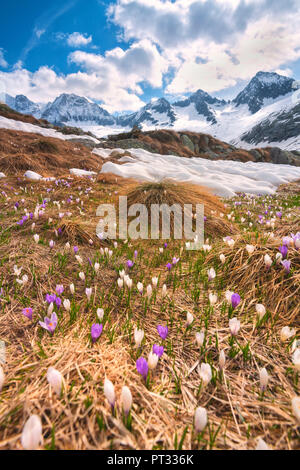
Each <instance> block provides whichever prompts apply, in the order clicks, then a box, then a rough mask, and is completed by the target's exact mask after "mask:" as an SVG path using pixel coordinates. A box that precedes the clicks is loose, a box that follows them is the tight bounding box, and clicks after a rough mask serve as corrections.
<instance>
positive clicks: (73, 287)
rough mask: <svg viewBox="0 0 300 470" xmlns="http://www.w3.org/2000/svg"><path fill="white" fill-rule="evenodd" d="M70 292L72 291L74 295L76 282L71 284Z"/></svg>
mask: <svg viewBox="0 0 300 470" xmlns="http://www.w3.org/2000/svg"><path fill="white" fill-rule="evenodd" d="M70 292H71V294H72V295H74V292H75V286H74V284H70Z"/></svg>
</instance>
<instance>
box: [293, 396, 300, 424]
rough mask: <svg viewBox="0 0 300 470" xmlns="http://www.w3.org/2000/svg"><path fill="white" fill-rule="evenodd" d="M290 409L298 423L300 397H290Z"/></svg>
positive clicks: (299, 419)
mask: <svg viewBox="0 0 300 470" xmlns="http://www.w3.org/2000/svg"><path fill="white" fill-rule="evenodd" d="M292 410H293V413H294V416H295V418H296V420H297V421H298V423H300V397H294V398H293V399H292Z"/></svg>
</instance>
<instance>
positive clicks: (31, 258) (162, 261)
mask: <svg viewBox="0 0 300 470" xmlns="http://www.w3.org/2000/svg"><path fill="white" fill-rule="evenodd" d="M68 181H69V182H71V186H70V187H66V186H65V185H64V184H63V183H61V184H59V185H58V186H55V185H54V183H45V182H38V183H30V184H29V183H28V182H25V181H22V180H20V181H18V180H17V179H16V178H10V179H9V180H6V182H7V183H8V184H7V186H5V185H4V183H3V181H1V182H0V187H1V191H4V192H5V193H6V194H7V195H8V197H10V199H7V198H6V197H5V196H4V195H3V194H2V195H1V199H0V205H1V212H2V214H5V217H2V218H1V232H0V259H1V263H0V279H1V287H2V289H3V293H2V296H1V297H0V307H1V310H0V338H1V339H2V340H4V341H5V344H6V363H5V365H4V366H3V369H4V372H5V384H4V387H3V390H2V392H0V448H1V449H20V448H21V444H20V435H21V432H22V428H23V425H24V423H25V421H26V420H27V419H28V417H29V416H30V414H32V413H36V414H38V415H39V416H40V417H41V419H42V424H43V438H44V443H43V448H49V449H51V448H52V449H53V448H55V449H111V448H113V449H157V450H160V449H174V448H175V442H176V440H177V442H179V441H180V439H181V437H182V436H183V434H184V431H185V430H186V436H185V439H184V441H183V445H182V448H183V449H202V448H204V449H210V448H213V449H253V448H255V446H256V443H257V439H258V437H262V438H263V439H264V440H265V441H266V442H267V443H268V445H269V446H270V447H271V448H274V449H299V448H300V441H299V439H300V435H299V428H298V424H297V422H296V420H295V417H294V416H293V413H292V410H291V399H292V397H293V396H295V395H297V394H298V395H299V383H298V375H297V372H296V371H295V369H294V368H293V364H292V361H291V344H290V343H289V342H287V343H281V342H280V339H279V337H280V330H281V327H282V326H284V325H290V326H291V327H296V328H297V334H298V335H299V326H300V325H299V318H298V316H297V315H299V311H297V309H298V306H299V289H300V286H299V276H300V267H299V252H296V250H294V249H291V250H290V251H289V259H290V260H291V262H292V266H293V271H292V273H291V275H290V276H285V275H284V274H283V271H282V269H280V266H274V267H272V269H271V270H270V271H269V272H267V271H266V270H265V267H264V265H263V263H262V257H263V255H264V254H265V253H269V254H270V255H271V256H272V258H274V257H275V253H276V247H277V245H278V242H279V239H278V238H275V239H274V240H273V241H272V242H271V241H266V238H265V234H264V227H258V232H253V233H250V231H249V233H247V234H246V235H247V236H246V235H244V232H243V228H244V226H243V224H242V223H240V222H236V224H235V226H234V227H235V231H236V232H238V233H237V234H236V235H235V239H236V244H235V247H234V248H233V249H230V248H228V247H227V246H226V245H225V244H224V242H223V240H222V235H223V234H224V235H228V233H229V232H228V231H229V229H230V228H231V227H230V226H231V222H229V221H227V220H226V218H222V217H220V216H219V213H220V212H223V213H224V214H225V213H226V211H225V209H224V205H223V203H222V202H221V201H220V200H218V199H217V198H215V197H213V196H211V195H210V194H209V193H206V191H203V190H202V189H198V188H197V189H196V188H194V187H189V186H188V185H174V184H171V183H168V182H166V183H163V184H162V185H160V186H156V185H148V187H147V185H146V186H145V185H137V184H133V183H132V182H128V181H124V180H121V179H120V178H117V179H116V177H114V176H112V175H101V176H99V177H98V178H97V179H95V180H84V179H78V180H68ZM49 186H51V187H53V189H54V190H53V192H50V193H49V194H48V193H46V189H47V188H49ZM11 187H13V188H14V189H13V190H11V189H10V188H11ZM90 187H91V188H92V191H87V190H88V188H90ZM145 188H146V189H145ZM145 190H146V193H144V191H145ZM164 191H167V192H166V194H165V193H164ZM115 192H118V193H122V194H128V196H129V201H128V204H131V203H133V202H144V203H146V204H147V205H148V204H150V203H152V202H153V201H158V203H161V202H168V203H174V202H176V201H179V203H182V202H183V201H184V202H185V203H188V202H190V203H191V202H193V203H195V202H198V201H201V202H204V203H205V204H206V207H207V212H206V214H207V217H208V220H207V226H206V228H207V227H208V226H209V225H208V222H209V220H210V219H211V223H212V224H213V223H216V224H217V223H218V224H223V230H221V227H220V230H219V229H217V230H214V231H213V232H211V240H210V243H211V245H212V250H211V251H210V252H209V253H203V251H200V252H188V251H185V250H182V249H181V248H182V246H181V243H179V242H178V241H171V240H170V241H169V245H168V248H166V249H165V250H164V252H163V254H159V252H158V248H159V247H160V246H161V245H162V242H161V241H136V242H130V241H129V243H127V244H126V243H123V242H122V241H120V242H119V243H118V246H117V247H116V248H114V247H113V246H112V244H110V248H111V249H112V250H113V254H112V256H111V258H108V256H107V255H106V254H105V253H104V254H103V253H102V254H101V251H100V250H99V241H98V242H97V240H96V238H95V235H93V234H95V226H96V224H97V218H96V216H95V211H96V207H97V206H98V205H99V203H100V202H108V201H112V200H115V198H116V195H115ZM16 193H17V194H16ZM45 194H48V196H49V197H51V202H50V203H49V204H47V206H46V212H45V215H44V216H42V217H41V218H40V219H38V220H36V221H35V223H36V226H35V229H34V232H32V231H31V222H29V223H27V224H24V225H23V226H21V227H18V226H17V225H16V222H17V221H18V220H19V219H20V217H21V215H23V214H24V208H25V207H26V208H27V209H28V210H30V211H31V210H33V209H34V207H35V205H36V203H37V202H38V201H39V203H40V202H41V200H42V197H41V195H42V196H45ZM70 195H72V196H73V202H72V203H71V204H70V205H68V203H67V202H66V201H67V199H68V197H69V196H70ZM165 197H166V198H168V199H167V201H166V200H165ZM280 197H281V198H283V196H280ZM22 198H24V200H25V202H24V203H23V204H21V207H20V208H19V210H18V212H15V211H14V209H13V207H14V204H15V202H16V201H20V200H21V199H22ZM76 198H80V200H81V201H83V205H82V206H81V205H79V204H78V203H77V202H74V201H76ZM185 198H186V199H185ZM54 200H55V201H59V202H60V204H61V209H60V210H58V208H57V206H56V205H54V204H53V201H54ZM63 201H65V203H63ZM274 204H278V205H281V204H282V199H279V200H278V202H274ZM77 206H78V207H79V208H80V209H82V210H83V214H82V215H80V214H79V209H78V207H77ZM230 206H231V209H232V210H233V211H234V210H235V208H234V201H232V204H230ZM66 210H70V211H71V212H72V216H71V217H70V218H67V217H64V218H63V219H62V220H60V219H59V217H58V213H59V212H60V211H63V212H65V211H66ZM293 210H294V209H293ZM211 211H213V212H214V213H213V214H212V213H211ZM49 217H50V218H52V219H53V222H52V223H48V219H49ZM237 220H238V217H237ZM216 221H218V222H216ZM285 221H286V218H285V217H283V222H285ZM280 223H281V222H280ZM294 223H295V224H296V225H297V220H295V217H294V216H293V218H292V220H291V224H294ZM58 228H61V229H62V234H61V235H60V236H59V237H56V236H55V230H58ZM35 232H36V233H38V234H39V235H40V243H39V244H35V243H34V242H33V233H35ZM256 233H258V236H257V237H256ZM242 234H243V235H242ZM287 234H288V233H286V234H285V235H287ZM248 237H249V238H248ZM90 238H92V239H93V240H94V244H93V245H90V244H89V239H90ZM51 239H53V240H54V241H55V243H56V244H55V247H54V248H53V249H52V250H50V249H49V246H48V243H49V240H51ZM66 240H68V241H70V243H71V244H75V243H76V244H77V245H78V246H79V255H80V256H81V257H82V258H83V264H82V265H79V264H78V261H76V259H75V257H74V254H73V252H72V250H71V251H67V250H66V249H65V242H66ZM251 241H252V242H253V243H255V245H256V250H255V252H254V253H253V255H252V256H250V257H249V255H248V254H247V253H246V251H245V244H246V243H249V242H251ZM135 249H136V250H137V251H138V257H137V259H136V261H135V265H134V267H133V268H132V270H131V271H130V273H129V274H130V276H131V278H132V279H133V289H132V294H131V296H130V298H129V294H128V290H127V289H125V290H124V291H123V290H119V289H118V288H117V286H116V281H117V278H118V271H119V269H121V268H123V267H125V262H126V260H127V259H133V253H134V250H135ZM221 252H223V253H224V254H225V256H226V263H225V264H224V265H221V263H220V261H219V255H220V253H221ZM173 256H176V257H178V258H180V262H178V264H177V265H176V266H175V267H174V268H173V269H172V271H171V272H170V273H169V272H168V271H167V270H166V263H167V262H168V261H170V260H172V257H173ZM88 260H90V261H91V263H92V264H94V262H95V261H97V262H99V263H100V270H99V272H98V274H95V272H94V270H93V269H92V268H91V266H90V264H89V261H88ZM15 264H17V265H18V266H22V267H23V270H22V274H25V273H26V274H27V275H28V283H27V284H26V285H25V286H24V287H20V286H18V285H17V283H16V281H15V278H16V277H15V276H14V274H13V266H14V265H15ZM210 267H215V269H216V271H217V277H216V279H215V280H214V281H212V282H211V283H208V282H207V269H208V268H210ZM79 271H83V272H85V275H86V282H83V281H81V280H80V279H79V277H78V273H79ZM154 275H156V276H158V277H159V286H158V289H157V291H154V295H153V296H152V299H151V302H149V301H148V304H147V307H145V296H141V295H140V294H139V293H138V292H137V290H136V287H135V286H136V283H137V282H138V281H141V282H143V283H144V287H146V285H147V284H149V283H151V278H152V277H153V276H154ZM71 283H74V284H75V289H76V290H75V295H74V298H73V297H72V296H71V293H70V291H69V288H68V286H69V285H70V284H71ZM163 283H165V284H166V285H167V287H168V295H167V297H166V298H165V299H163V298H162V296H161V286H162V285H163ZM57 284H63V285H64V288H65V291H64V293H63V295H62V298H69V299H70V300H72V312H73V313H74V312H75V313H76V314H74V315H73V313H72V312H71V314H70V313H68V312H66V311H64V309H63V308H61V309H60V310H59V311H58V317H59V323H58V327H57V329H56V330H55V332H54V334H53V336H51V335H49V334H48V332H46V331H44V330H42V328H41V327H40V326H39V323H38V321H39V320H40V319H41V318H43V317H44V316H46V313H47V306H46V305H45V302H44V299H45V295H46V294H47V293H52V292H54V291H55V286H56V285H57ZM86 286H89V287H92V288H93V294H92V298H91V302H90V303H89V304H88V303H87V299H86V295H85V287H86ZM226 289H232V290H235V291H236V292H239V293H240V295H241V297H242V301H241V304H240V305H239V306H238V308H237V309H236V311H235V313H234V314H235V315H236V316H237V317H238V318H239V319H240V320H241V330H240V333H239V335H238V341H239V344H240V347H241V348H242V349H239V348H238V346H237V344H234V345H232V344H231V340H232V338H231V336H230V332H229V328H228V311H227V310H228V309H227V306H226V303H225V302H224V293H225V291H226ZM209 292H216V293H217V294H218V301H217V304H216V305H215V306H214V307H213V308H212V307H210V306H209V302H208V294H209ZM257 302H260V303H263V304H265V306H266V308H267V310H268V315H267V318H266V320H265V321H264V322H263V323H262V324H260V325H258V324H257V321H256V320H257V319H256V312H255V304H256V303H257ZM24 306H31V307H32V308H33V312H34V314H33V321H32V322H31V321H29V320H28V319H27V318H25V317H24V316H23V315H22V313H21V312H22V309H23V308H24ZM98 307H102V308H104V310H105V317H104V322H103V324H104V330H103V333H102V336H101V338H100V339H99V340H98V342H97V343H95V344H94V345H92V344H91V341H90V328H91V325H92V323H95V322H96V321H97V317H96V310H97V308H98ZM187 311H190V312H192V313H193V315H194V319H195V320H194V323H193V325H192V327H191V328H190V329H188V330H187V329H186V313H187ZM158 324H162V325H166V324H168V327H169V335H168V338H167V340H166V341H165V342H164V347H165V352H164V354H163V356H162V358H161V359H160V360H159V363H158V366H157V368H156V370H155V373H154V374H152V375H151V380H150V385H149V388H147V387H146V386H145V384H144V382H143V380H142V378H141V376H140V375H139V374H138V373H137V371H136V368H135V361H136V359H137V357H138V356H140V355H142V356H143V357H145V358H147V356H148V354H149V351H150V349H151V348H152V345H153V344H154V343H156V344H158V343H160V338H159V336H158V334H157V330H156V327H157V325H158ZM135 325H138V326H139V327H140V328H143V329H144V331H145V340H144V343H143V345H142V349H141V351H139V352H138V351H137V349H136V347H135V345H134V339H133V328H134V326H135ZM201 330H204V331H205V338H206V339H205V344H204V347H203V348H201V349H199V348H198V346H197V345H196V343H195V332H197V331H201ZM247 344H249V350H248V352H247V354H246V353H245V352H243V351H244V350H246V346H247ZM221 350H224V351H225V355H226V367H225V372H224V375H222V374H220V372H219V367H218V360H219V353H220V351H221ZM202 362H207V363H209V364H211V367H212V370H213V380H212V381H211V382H210V383H209V384H208V385H207V387H205V388H204V387H203V386H201V379H200V376H199V373H198V366H199V364H200V363H202ZM50 366H53V367H55V368H56V369H57V370H59V371H60V372H61V374H62V375H63V378H64V388H63V392H62V395H61V396H60V397H58V396H56V395H55V394H54V392H53V390H52V389H51V387H49V384H48V382H47V379H46V372H47V369H48V367H50ZM262 367H266V368H267V370H268V373H269V375H270V382H269V386H268V388H267V391H266V392H265V394H264V396H262V395H261V393H260V389H259V369H260V368H262ZM105 377H107V378H109V379H110V380H111V381H112V382H113V384H114V386H115V391H116V396H117V404H116V414H115V416H112V414H111V409H110V406H109V404H108V402H107V400H106V398H105V396H104V393H103V383H104V379H105ZM123 385H128V386H129V387H130V390H131V392H132V395H133V409H132V427H131V429H130V430H128V429H126V427H125V426H124V423H123V420H122V413H121V400H120V394H121V389H122V386H123ZM197 406H203V407H205V408H206V409H207V411H208V419H209V427H207V428H206V429H205V431H204V433H203V437H202V440H200V441H199V442H198V441H197V439H196V436H195V433H194V432H193V416H194V411H195V408H196V407H197ZM186 427H187V429H186ZM216 431H218V432H217V434H216V437H215V439H213V438H212V434H213V433H214V432H216ZM176 436H177V437H176Z"/></svg>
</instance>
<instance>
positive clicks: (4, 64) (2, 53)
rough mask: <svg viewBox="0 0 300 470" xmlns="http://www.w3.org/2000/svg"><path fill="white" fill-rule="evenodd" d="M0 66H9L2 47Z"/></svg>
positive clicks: (0, 49) (0, 50)
mask: <svg viewBox="0 0 300 470" xmlns="http://www.w3.org/2000/svg"><path fill="white" fill-rule="evenodd" d="M0 67H3V68H6V67H8V63H7V62H6V60H5V59H4V51H3V49H2V48H0Z"/></svg>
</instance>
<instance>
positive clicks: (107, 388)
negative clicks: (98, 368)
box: [104, 379, 116, 408]
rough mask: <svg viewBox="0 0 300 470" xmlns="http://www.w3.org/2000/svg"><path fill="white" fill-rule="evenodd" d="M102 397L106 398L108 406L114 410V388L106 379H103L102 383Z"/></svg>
mask: <svg viewBox="0 0 300 470" xmlns="http://www.w3.org/2000/svg"><path fill="white" fill-rule="evenodd" d="M104 395H105V396H106V398H107V400H108V402H109V404H110V406H111V407H112V408H114V407H115V401H116V395H115V387H114V386H113V384H112V382H111V381H110V380H108V379H105V381H104Z"/></svg>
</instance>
